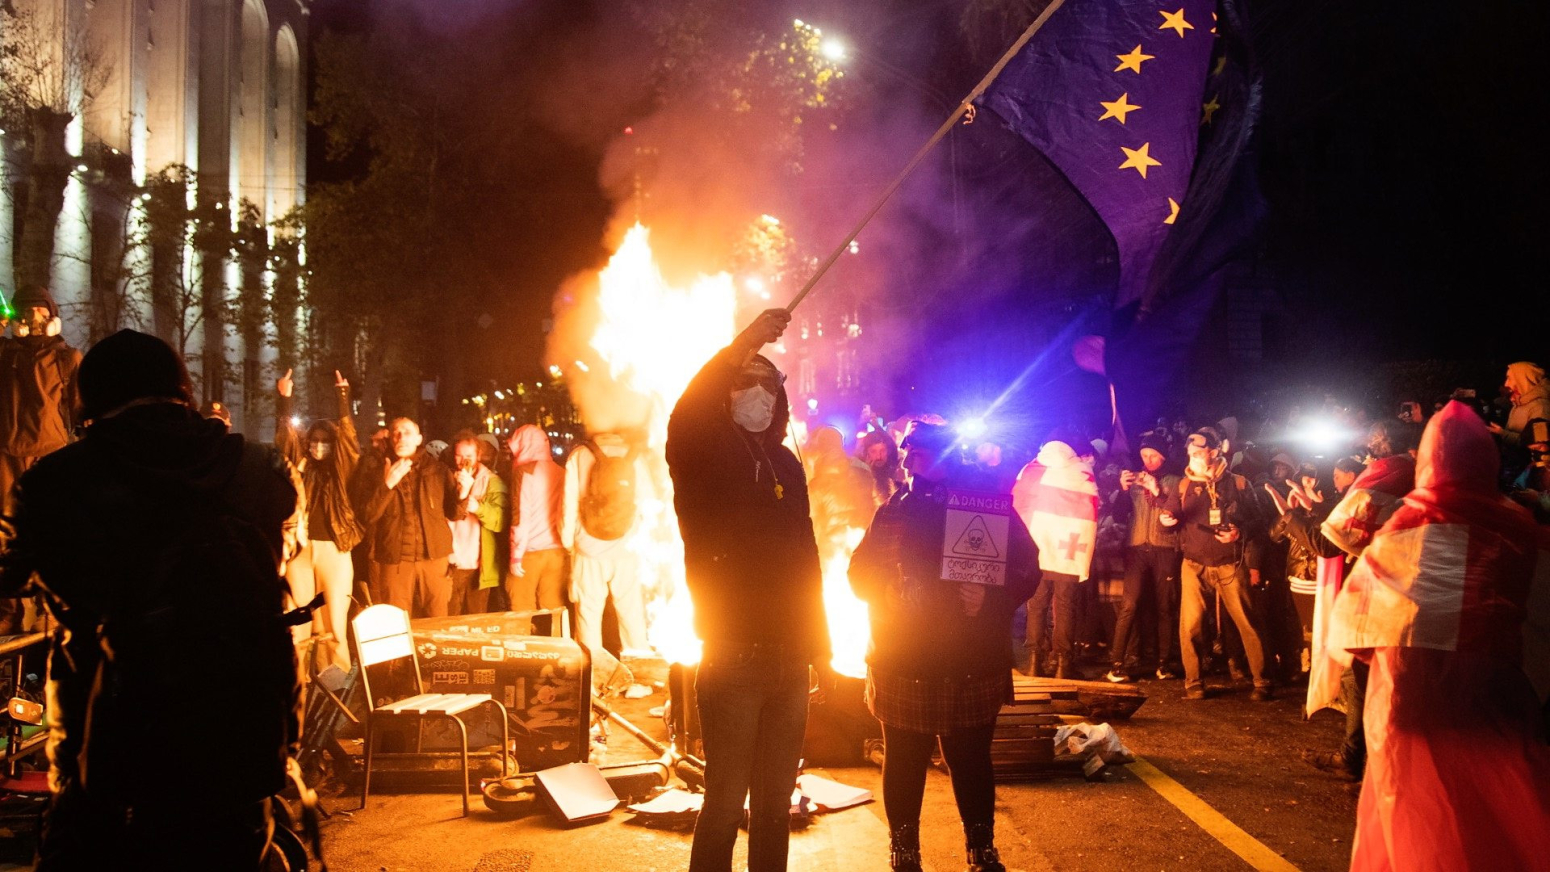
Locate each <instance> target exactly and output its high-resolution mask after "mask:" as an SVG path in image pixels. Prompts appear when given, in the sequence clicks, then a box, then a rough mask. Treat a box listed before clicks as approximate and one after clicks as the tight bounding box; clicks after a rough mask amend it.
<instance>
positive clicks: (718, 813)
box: [689, 645, 808, 872]
mask: <svg viewBox="0 0 1550 872" xmlns="http://www.w3.org/2000/svg"><path fill="white" fill-rule="evenodd" d="M807 685H808V682H807V658H806V657H805V656H804V655H802V654H798V653H795V652H793V651H791V650H790V649H785V648H780V647H766V646H761V645H748V646H737V647H731V646H724V645H722V646H713V645H706V646H705V656H704V657H703V658H702V659H701V661H700V668H699V674H698V676H697V677H696V678H695V682H694V692H695V694H696V695H697V696H698V697H699V706H700V731H701V735H702V737H703V738H704V741H705V804H704V807H703V808H702V809H701V811H700V818H699V821H698V822H697V823H696V824H695V827H694V847H693V848H692V849H691V850H690V854H689V869H690V872H730V870H731V868H732V848H733V846H734V845H736V843H737V829H738V826H739V825H740V824H741V823H742V821H743V801H744V799H745V798H746V799H747V800H748V872H782V870H784V869H785V868H786V854H787V850H788V848H789V845H790V839H791V791H792V790H793V789H794V788H795V787H796V779H797V766H798V765H800V763H801V760H802V734H803V733H804V732H805V730H806V729H807Z"/></svg>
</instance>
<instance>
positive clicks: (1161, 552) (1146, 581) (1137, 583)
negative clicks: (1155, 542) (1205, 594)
mask: <svg viewBox="0 0 1550 872" xmlns="http://www.w3.org/2000/svg"><path fill="white" fill-rule="evenodd" d="M1178 578H1179V552H1178V551H1177V550H1175V549H1173V548H1155V547H1153V546H1151V545H1136V546H1134V547H1132V548H1131V549H1130V550H1129V551H1127V552H1126V553H1125V592H1124V595H1123V598H1122V599H1121V600H1120V604H1119V615H1118V617H1117V618H1116V619H1115V622H1114V644H1113V645H1112V646H1111V647H1110V648H1109V657H1110V659H1112V660H1113V661H1114V663H1115V665H1116V666H1122V667H1126V668H1130V667H1135V666H1136V665H1137V664H1138V663H1139V662H1140V659H1141V657H1140V654H1141V636H1142V632H1141V630H1140V629H1139V628H1137V627H1136V618H1137V616H1138V614H1139V613H1140V610H1141V604H1142V600H1143V599H1147V598H1150V599H1151V601H1152V604H1153V606H1154V608H1155V611H1156V634H1157V635H1156V639H1157V655H1156V656H1157V665H1159V666H1161V665H1163V664H1166V663H1169V662H1171V661H1172V659H1173V657H1172V655H1173V653H1174V640H1175V639H1177V638H1178V626H1179V583H1178ZM1148 595H1150V596H1148Z"/></svg>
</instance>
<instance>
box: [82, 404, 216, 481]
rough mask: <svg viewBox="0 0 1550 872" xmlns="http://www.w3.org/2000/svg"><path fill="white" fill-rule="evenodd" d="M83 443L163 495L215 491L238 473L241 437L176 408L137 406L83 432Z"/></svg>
mask: <svg viewBox="0 0 1550 872" xmlns="http://www.w3.org/2000/svg"><path fill="white" fill-rule="evenodd" d="M86 439H87V440H89V441H91V442H93V443H94V444H96V445H97V446H98V447H99V448H101V449H102V450H104V451H106V452H108V454H110V455H111V456H112V457H113V458H114V460H115V461H116V462H117V463H118V464H120V465H121V468H122V469H124V470H125V471H126V473H127V474H128V476H129V477H130V478H131V480H133V481H135V482H136V483H138V484H139V485H141V486H143V487H146V488H149V489H152V490H162V489H164V488H166V487H171V486H176V487H193V488H195V489H197V490H201V491H207V492H214V491H216V490H218V489H220V488H221V487H223V486H224V485H225V484H226V483H227V482H228V481H230V480H231V477H232V475H233V474H235V473H236V470H237V466H238V464H239V463H240V462H241V460H242V446H243V442H244V440H243V437H242V436H241V435H239V434H236V433H230V432H227V430H226V425H225V424H223V423H222V422H220V421H218V420H215V419H210V418H205V417H203V416H201V415H200V414H199V412H197V411H195V410H194V409H190V408H189V407H187V406H184V405H182V404H179V403H152V404H150V405H145V406H137V407H134V408H131V409H128V410H125V411H124V412H121V413H119V414H118V415H115V416H113V417H111V418H108V419H106V420H102V421H98V422H97V423H95V424H93V425H92V426H91V427H90V428H88V429H87V431H86Z"/></svg>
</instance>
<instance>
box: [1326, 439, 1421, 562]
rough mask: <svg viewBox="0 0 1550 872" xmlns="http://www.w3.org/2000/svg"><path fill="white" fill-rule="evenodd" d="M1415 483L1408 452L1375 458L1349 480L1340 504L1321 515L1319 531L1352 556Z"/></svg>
mask: <svg viewBox="0 0 1550 872" xmlns="http://www.w3.org/2000/svg"><path fill="white" fill-rule="evenodd" d="M1413 487H1415V461H1414V460H1412V459H1411V458H1410V455H1408V454H1399V455H1395V456H1393V457H1385V458H1383V459H1382V460H1375V461H1373V464H1372V465H1371V466H1369V467H1367V469H1366V470H1364V471H1363V472H1362V474H1361V475H1360V476H1358V477H1357V479H1356V481H1354V482H1352V483H1351V488H1350V490H1348V491H1346V495H1345V497H1344V498H1342V499H1341V500H1340V504H1339V505H1337V506H1335V509H1334V511H1332V512H1330V513H1329V517H1328V518H1327V519H1325V521H1324V526H1323V532H1324V535H1325V536H1326V537H1328V539H1329V541H1331V542H1333V543H1335V544H1336V545H1338V546H1340V550H1342V551H1344V552H1346V553H1347V554H1350V555H1351V556H1353V557H1360V556H1362V551H1363V550H1364V549H1366V547H1367V544H1368V543H1369V542H1371V541H1372V537H1373V536H1374V535H1375V534H1377V532H1378V528H1380V527H1382V526H1383V523H1384V522H1385V521H1387V520H1388V519H1389V515H1392V514H1393V513H1394V510H1395V509H1397V508H1399V503H1400V501H1401V500H1403V499H1404V498H1405V494H1407V493H1410V489H1411V488H1413Z"/></svg>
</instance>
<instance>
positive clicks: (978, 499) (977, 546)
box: [942, 491, 1012, 585]
mask: <svg viewBox="0 0 1550 872" xmlns="http://www.w3.org/2000/svg"><path fill="white" fill-rule="evenodd" d="M1011 514H1012V498H1011V497H1009V496H1002V495H1000V494H981V493H970V492H967V491H951V492H949V493H948V496H947V524H946V526H945V527H944V528H943V533H942V578H943V579H944V580H946V581H968V582H973V583H975V584H994V585H1004V584H1006V546H1007V542H1008V541H1009V539H1010V533H1011V527H1012V522H1011Z"/></svg>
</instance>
